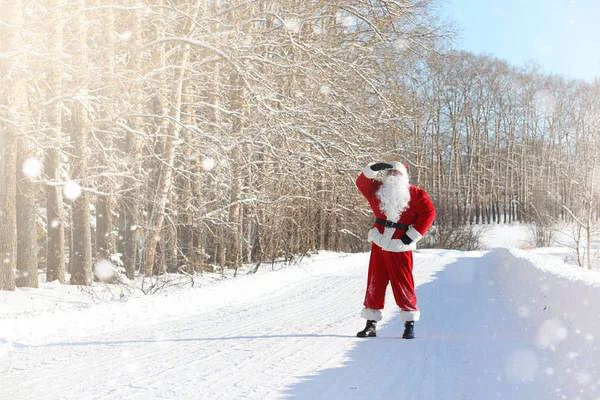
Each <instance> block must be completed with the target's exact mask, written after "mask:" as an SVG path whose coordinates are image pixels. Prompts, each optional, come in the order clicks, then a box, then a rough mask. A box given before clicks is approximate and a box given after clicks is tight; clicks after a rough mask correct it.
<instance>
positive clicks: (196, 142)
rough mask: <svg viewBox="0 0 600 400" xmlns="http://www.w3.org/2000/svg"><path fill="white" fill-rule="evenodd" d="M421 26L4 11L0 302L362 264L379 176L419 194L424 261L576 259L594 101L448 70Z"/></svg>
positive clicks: (471, 67)
mask: <svg viewBox="0 0 600 400" xmlns="http://www.w3.org/2000/svg"><path fill="white" fill-rule="evenodd" d="M437 7H438V5H437V2H436V1H434V0H402V1H400V0H398V1H394V0H368V1H367V0H347V1H342V0H313V1H301V0H219V1H217V0H0V10H2V11H1V13H0V255H1V257H2V258H1V261H2V262H1V263H0V290H14V289H15V287H22V286H25V287H37V285H38V273H39V272H40V271H41V272H43V273H44V274H45V276H46V280H47V281H55V280H58V281H59V282H61V283H70V284H73V285H91V284H92V283H93V281H94V279H98V277H95V276H94V265H95V264H96V263H97V262H98V261H99V260H111V263H113V264H114V265H115V266H118V267H122V268H123V273H124V274H125V275H126V276H127V277H128V278H130V279H133V278H134V277H135V276H136V275H141V276H146V277H151V276H156V275H160V274H164V273H166V272H169V273H181V274H188V275H193V274H196V273H202V271H205V270H212V268H214V267H224V268H233V269H236V268H238V267H239V266H240V265H242V264H246V263H252V264H255V265H256V268H259V267H260V265H261V263H267V262H271V261H272V260H275V259H289V258H293V257H296V256H298V255H302V254H306V253H308V252H312V251H316V250H333V251H344V252H358V251H366V250H367V249H368V247H367V242H366V232H367V230H368V228H369V226H370V224H372V222H373V217H372V213H371V212H370V210H369V209H368V204H367V203H366V202H365V201H364V199H363V198H362V196H360V193H359V192H358V190H357V189H356V187H355V185H354V182H355V179H356V177H357V176H358V174H359V173H360V171H361V170H362V168H363V167H364V166H365V165H366V164H367V163H369V162H374V161H390V160H398V161H401V162H403V163H404V164H406V165H407V166H408V167H409V173H410V177H411V183H412V184H414V185H416V186H419V187H421V188H423V189H425V190H426V191H427V192H428V193H429V195H430V197H431V199H432V200H433V202H434V204H435V206H436V209H437V218H436V221H435V223H434V228H435V231H434V232H433V233H432V235H431V237H430V240H429V242H428V245H429V246H432V247H439V248H442V247H447V246H452V243H453V242H452V238H449V237H448V236H449V235H450V236H451V235H452V234H455V233H456V234H458V233H460V232H463V233H464V232H465V230H467V231H468V230H469V229H471V227H473V226H477V225H482V224H500V223H515V222H519V223H523V222H527V223H533V224H534V225H535V226H538V227H539V228H540V232H541V234H540V237H541V238H543V236H544V235H543V234H544V232H546V229H549V228H548V227H550V226H552V224H554V223H556V222H557V221H565V222H574V223H576V224H577V226H579V227H580V228H582V229H583V230H582V231H581V232H580V233H581V234H582V235H584V236H586V237H587V238H588V239H589V238H590V237H591V236H592V235H593V234H594V225H595V223H596V220H597V217H598V216H597V211H596V210H597V207H598V205H599V203H598V196H597V194H596V193H597V190H598V188H597V186H598V184H597V180H598V178H597V177H596V171H597V164H598V156H599V150H600V143H599V133H600V80H598V79H597V80H595V81H594V82H586V81H583V80H569V79H566V78H564V77H562V76H559V75H553V74H549V73H546V72H544V71H543V70H542V69H541V67H539V66H538V65H536V64H535V63H534V62H531V63H530V64H528V65H527V66H524V67H516V66H512V65H510V64H509V63H508V62H506V61H504V60H500V59H497V58H494V57H492V56H489V55H476V54H471V53H468V52H465V51H459V50H455V49H453V45H452V43H453V38H454V37H455V32H454V29H453V27H452V25H451V24H449V23H447V22H445V21H444V20H442V19H441V18H440V16H439V13H438V8H437ZM588 243H589V240H588ZM588 249H589V246H588ZM589 258H590V257H589V256H588V259H589ZM588 265H589V264H588ZM68 278H69V279H68Z"/></svg>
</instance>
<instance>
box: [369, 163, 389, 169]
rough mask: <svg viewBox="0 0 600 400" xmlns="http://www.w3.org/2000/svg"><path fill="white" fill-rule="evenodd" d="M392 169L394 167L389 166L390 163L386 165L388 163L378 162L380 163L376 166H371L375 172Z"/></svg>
mask: <svg viewBox="0 0 600 400" xmlns="http://www.w3.org/2000/svg"><path fill="white" fill-rule="evenodd" d="M392 167H393V165H392V164H389V163H386V162H378V163H375V164H373V165H371V169H372V170H373V171H381V170H384V169H389V168H392Z"/></svg>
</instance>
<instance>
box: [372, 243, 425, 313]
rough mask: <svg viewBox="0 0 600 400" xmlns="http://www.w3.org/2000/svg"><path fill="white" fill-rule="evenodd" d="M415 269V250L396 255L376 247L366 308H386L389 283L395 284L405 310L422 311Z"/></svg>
mask: <svg viewBox="0 0 600 400" xmlns="http://www.w3.org/2000/svg"><path fill="white" fill-rule="evenodd" d="M412 269H413V255H412V251H406V252H402V253H394V252H391V251H385V250H381V247H379V246H377V245H376V244H372V245H371V259H370V261H369V276H368V280H367V293H366V294H365V302H364V306H365V307H367V308H374V309H376V310H381V309H383V306H384V303H385V291H386V289H387V285H388V282H391V283H392V291H393V292H394V299H395V300H396V304H398V307H400V309H401V310H404V311H417V310H418V309H419V308H418V307H417V296H416V295H415V281H414V279H413V275H412Z"/></svg>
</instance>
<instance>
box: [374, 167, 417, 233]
mask: <svg viewBox="0 0 600 400" xmlns="http://www.w3.org/2000/svg"><path fill="white" fill-rule="evenodd" d="M409 187H410V185H409V183H408V176H406V175H402V176H394V175H391V176H387V175H386V176H384V177H383V184H382V185H381V187H380V188H379V190H377V193H376V194H375V195H376V196H377V198H378V199H379V200H380V204H379V209H380V210H381V211H382V212H383V213H385V216H386V217H387V219H388V221H393V222H397V221H398V220H399V219H400V215H402V212H403V211H404V210H406V208H407V207H408V203H409V202H410V189H409Z"/></svg>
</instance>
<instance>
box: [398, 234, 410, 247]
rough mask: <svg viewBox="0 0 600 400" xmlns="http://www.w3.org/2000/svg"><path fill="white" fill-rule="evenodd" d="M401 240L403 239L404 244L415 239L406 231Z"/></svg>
mask: <svg viewBox="0 0 600 400" xmlns="http://www.w3.org/2000/svg"><path fill="white" fill-rule="evenodd" d="M400 240H402V243H404V244H411V243H412V241H413V240H412V239H411V238H409V237H408V235H407V234H406V233H405V234H404V235H402V237H401V238H400Z"/></svg>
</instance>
